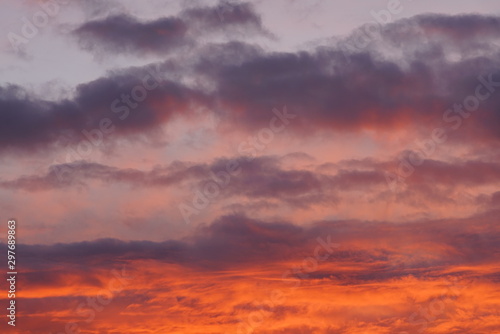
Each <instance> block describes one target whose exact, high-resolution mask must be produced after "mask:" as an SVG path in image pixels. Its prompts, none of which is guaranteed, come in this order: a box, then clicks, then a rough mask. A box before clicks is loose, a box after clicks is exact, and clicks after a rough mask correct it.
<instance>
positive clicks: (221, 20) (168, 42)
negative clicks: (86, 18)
mask: <svg viewBox="0 0 500 334" xmlns="http://www.w3.org/2000/svg"><path fill="white" fill-rule="evenodd" d="M216 32H226V34H228V35H234V34H235V32H239V33H240V34H239V36H240V37H243V36H246V35H254V34H259V35H269V34H268V33H267V32H266V30H265V29H264V28H263V27H262V22H261V19H260V17H259V15H258V14H257V13H256V12H255V11H254V9H253V7H252V5H251V4H250V3H244V2H242V3H234V4H225V3H222V2H221V3H219V4H218V5H216V6H213V7H193V8H188V9H185V10H183V11H182V12H181V13H179V15H178V16H175V17H174V16H171V17H163V18H160V19H157V20H153V21H146V22H143V21H139V20H138V19H136V18H134V17H131V16H129V15H125V14H122V15H112V16H108V17H106V18H103V19H98V20H94V21H90V22H86V23H84V24H83V25H81V26H80V27H78V28H77V29H75V30H74V32H73V33H74V34H75V36H76V37H77V38H78V41H79V44H80V46H81V47H82V48H83V49H86V50H89V51H93V52H99V51H104V52H111V53H116V52H119V53H124V54H136V55H144V54H152V53H160V54H167V53H169V52H171V51H173V50H175V49H177V48H179V47H182V46H186V45H190V46H193V44H195V43H197V39H199V38H200V37H201V36H204V35H207V34H210V33H216Z"/></svg>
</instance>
